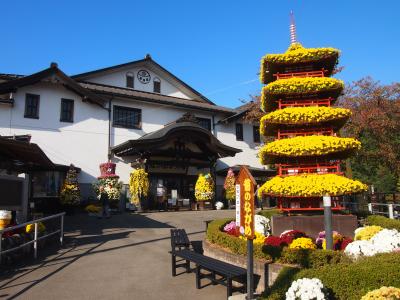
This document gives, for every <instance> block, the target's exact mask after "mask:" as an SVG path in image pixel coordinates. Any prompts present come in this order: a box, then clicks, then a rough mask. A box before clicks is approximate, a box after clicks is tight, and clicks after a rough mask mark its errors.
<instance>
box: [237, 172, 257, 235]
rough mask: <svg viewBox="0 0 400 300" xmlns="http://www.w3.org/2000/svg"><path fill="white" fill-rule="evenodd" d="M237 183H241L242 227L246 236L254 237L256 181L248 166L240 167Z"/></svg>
mask: <svg viewBox="0 0 400 300" xmlns="http://www.w3.org/2000/svg"><path fill="white" fill-rule="evenodd" d="M236 184H237V185H240V228H241V231H243V234H244V236H245V237H246V238H248V239H254V187H255V185H256V181H255V180H254V177H253V176H252V175H251V173H250V171H249V170H248V169H247V167H245V166H241V167H240V172H239V175H238V177H237V179H236Z"/></svg>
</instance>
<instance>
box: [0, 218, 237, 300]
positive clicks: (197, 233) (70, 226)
mask: <svg viewBox="0 0 400 300" xmlns="http://www.w3.org/2000/svg"><path fill="white" fill-rule="evenodd" d="M233 216H234V211H232V210H231V211H187V212H161V213H147V214H129V213H125V214H122V215H115V216H113V217H112V218H111V219H109V220H99V219H97V218H93V217H89V216H86V215H78V216H73V217H67V218H66V243H65V246H64V248H63V249H60V250H59V251H57V253H56V254H55V255H51V256H49V257H47V258H45V259H42V260H38V261H37V262H34V263H30V264H29V265H28V266H23V267H20V268H18V269H16V270H12V271H8V272H5V271H4V270H3V271H2V273H3V274H2V275H1V276H0V299H40V300H46V299H96V300H98V299H161V300H164V299H165V300H169V299H174V300H176V299H182V300H183V299H193V300H197V299H198V300H201V299H207V300H213V299H225V297H226V288H225V287H224V286H221V285H218V286H213V285H210V286H207V287H204V288H202V289H200V290H197V289H196V288H195V276H194V274H182V275H180V276H177V277H172V276H171V260H170V255H169V254H168V251H169V249H170V247H171V246H170V240H169V231H170V228H173V227H177V228H185V229H186V232H187V233H188V234H189V237H190V239H191V240H202V239H203V238H204V236H205V224H204V221H205V220H209V219H216V218H224V217H233Z"/></svg>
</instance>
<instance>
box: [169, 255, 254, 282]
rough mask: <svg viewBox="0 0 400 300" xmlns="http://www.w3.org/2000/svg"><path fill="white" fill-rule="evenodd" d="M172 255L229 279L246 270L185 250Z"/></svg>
mask: <svg viewBox="0 0 400 300" xmlns="http://www.w3.org/2000/svg"><path fill="white" fill-rule="evenodd" d="M173 254H174V255H175V256H178V257H181V258H183V259H187V260H190V261H191V262H193V263H195V264H198V265H200V266H201V267H203V268H205V269H208V270H210V271H216V272H218V273H221V274H223V275H227V276H229V277H232V276H241V275H244V274H246V272H247V271H246V269H244V268H241V267H238V266H235V265H231V264H229V263H226V262H223V261H220V260H217V259H215V258H212V257H209V256H205V255H202V254H199V253H196V252H193V251H191V250H187V249H183V250H179V251H175V252H173Z"/></svg>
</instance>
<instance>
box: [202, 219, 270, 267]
mask: <svg viewBox="0 0 400 300" xmlns="http://www.w3.org/2000/svg"><path fill="white" fill-rule="evenodd" d="M230 221H232V219H221V220H214V221H212V222H210V223H209V224H208V228H207V235H206V236H207V240H208V241H209V242H211V243H213V244H216V245H219V246H221V247H224V248H227V249H229V250H230V251H231V252H233V253H235V254H239V255H246V254H247V243H246V241H245V240H242V239H239V238H237V237H235V236H232V235H229V234H226V233H224V232H222V231H221V230H223V228H224V226H225V224H227V223H229V222H230ZM253 249H254V257H255V258H259V259H264V260H267V261H272V257H271V256H270V255H269V254H267V253H264V252H263V245H261V244H254V247H253Z"/></svg>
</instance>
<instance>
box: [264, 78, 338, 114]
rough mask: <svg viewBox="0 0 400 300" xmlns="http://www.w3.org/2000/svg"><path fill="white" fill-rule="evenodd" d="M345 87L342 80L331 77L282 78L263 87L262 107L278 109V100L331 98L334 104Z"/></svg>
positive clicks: (266, 110)
mask: <svg viewBox="0 0 400 300" xmlns="http://www.w3.org/2000/svg"><path fill="white" fill-rule="evenodd" d="M343 89H344V83H343V81H342V80H339V79H335V78H329V77H311V78H310V77H305V78H290V79H281V80H277V81H274V82H272V83H270V84H268V85H266V86H264V87H263V89H262V91H261V109H262V110H263V111H265V112H269V111H272V110H274V109H276V108H277V106H278V104H277V101H278V100H297V101H306V100H310V99H313V100H318V99H326V98H331V99H330V100H331V101H330V104H332V103H333V102H334V101H335V100H336V99H337V98H338V97H339V96H340V94H341V93H342V91H343Z"/></svg>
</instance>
